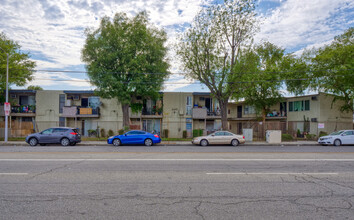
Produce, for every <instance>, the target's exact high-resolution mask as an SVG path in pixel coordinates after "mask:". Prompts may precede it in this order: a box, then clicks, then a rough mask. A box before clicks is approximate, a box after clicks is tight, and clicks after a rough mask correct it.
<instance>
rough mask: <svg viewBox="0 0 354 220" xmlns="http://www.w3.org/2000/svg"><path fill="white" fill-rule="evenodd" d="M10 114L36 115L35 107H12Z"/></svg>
mask: <svg viewBox="0 0 354 220" xmlns="http://www.w3.org/2000/svg"><path fill="white" fill-rule="evenodd" d="M11 113H36V106H35V105H20V106H12V107H11Z"/></svg>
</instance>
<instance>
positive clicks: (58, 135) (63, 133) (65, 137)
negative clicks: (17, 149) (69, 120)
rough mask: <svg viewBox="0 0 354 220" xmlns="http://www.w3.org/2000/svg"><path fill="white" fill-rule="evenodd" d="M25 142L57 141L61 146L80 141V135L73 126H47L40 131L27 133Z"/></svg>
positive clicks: (43, 143) (46, 142)
mask: <svg viewBox="0 0 354 220" xmlns="http://www.w3.org/2000/svg"><path fill="white" fill-rule="evenodd" d="M26 142H27V143H28V144H29V145H31V146H36V145H37V144H40V145H42V146H44V145H46V144H59V143H60V144H61V145H63V146H68V145H71V146H74V145H76V143H80V142H81V135H80V134H79V132H78V131H77V129H75V128H67V127H59V128H48V129H46V130H44V131H42V132H38V133H34V134H30V135H28V136H27V137H26Z"/></svg>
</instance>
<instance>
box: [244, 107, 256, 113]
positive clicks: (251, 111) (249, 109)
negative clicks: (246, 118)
mask: <svg viewBox="0 0 354 220" xmlns="http://www.w3.org/2000/svg"><path fill="white" fill-rule="evenodd" d="M250 114H256V109H255V108H254V106H250V105H246V106H245V115H250Z"/></svg>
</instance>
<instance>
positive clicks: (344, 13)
mask: <svg viewBox="0 0 354 220" xmlns="http://www.w3.org/2000/svg"><path fill="white" fill-rule="evenodd" d="M218 1H219V2H220V0H218ZM218 1H215V0H100V1H99V0H69V1H67V0H56V1H52V0H26V1H23V0H1V7H0V32H4V33H5V34H6V35H7V36H8V37H9V38H11V39H13V40H15V41H17V42H18V43H19V44H20V45H21V46H22V50H23V51H26V52H30V54H31V59H33V60H35V61H36V62H37V68H36V69H38V70H41V71H38V72H36V73H35V80H34V81H32V82H30V84H29V85H39V86H41V87H43V88H44V89H54V90H61V89H68V90H76V89H77V90H87V89H94V87H93V86H91V85H90V84H89V83H88V82H87V81H86V79H87V78H88V77H87V76H86V74H85V73H80V72H77V73H65V72H51V71H45V70H74V71H83V72H84V71H85V69H84V64H83V62H81V49H82V47H83V44H84V41H85V36H84V30H85V28H87V27H92V28H97V27H98V25H99V20H100V18H101V17H103V16H110V17H113V15H114V14H115V13H116V12H126V13H127V14H128V15H134V14H136V13H137V12H139V11H142V10H146V11H148V13H149V18H150V21H151V23H153V24H154V25H156V26H158V27H160V28H164V29H165V30H166V32H167V34H168V37H169V40H168V45H169V46H170V45H173V43H174V42H175V39H176V36H177V34H178V33H179V32H180V31H182V30H183V29H184V28H185V27H188V25H189V23H190V22H191V21H192V20H193V18H194V17H195V16H196V14H197V13H198V11H199V10H200V9H201V7H202V6H205V5H208V4H213V3H215V2H218ZM257 14H258V16H259V18H260V20H261V21H262V24H261V26H260V31H259V33H257V35H256V36H255V42H260V41H265V40H267V41H270V42H272V43H274V44H276V45H279V46H281V47H283V48H285V49H286V51H287V52H294V53H296V54H300V53H301V51H302V50H303V49H305V48H312V47H320V46H323V45H325V44H328V43H330V42H331V40H333V38H334V36H336V35H340V34H342V33H343V32H344V30H346V29H348V28H349V27H352V26H354V24H353V23H354V1H352V0H311V1H309V0H259V1H258V7H257ZM174 56H175V55H174V54H173V52H172V50H171V53H170V54H169V59H170V60H173V61H174V59H173V57H174ZM171 64H172V66H171V70H170V71H171V72H173V73H178V72H182V70H181V69H182V68H181V67H180V66H179V65H178V62H171ZM10 74H11V73H10ZM56 80H60V81H56ZM168 82H170V83H172V84H166V86H165V91H207V89H206V87H205V86H201V85H199V84H188V82H189V81H187V80H186V79H184V77H183V76H182V75H178V74H174V75H172V76H171V77H170V79H169V81H168ZM12 88H24V87H15V86H13V87H12Z"/></svg>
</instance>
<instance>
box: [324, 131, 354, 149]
mask: <svg viewBox="0 0 354 220" xmlns="http://www.w3.org/2000/svg"><path fill="white" fill-rule="evenodd" d="M318 143H319V144H322V145H328V144H330V145H334V146H340V145H343V144H348V145H354V130H342V131H336V132H333V133H331V134H329V135H327V136H322V137H320V138H319V139H318Z"/></svg>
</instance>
